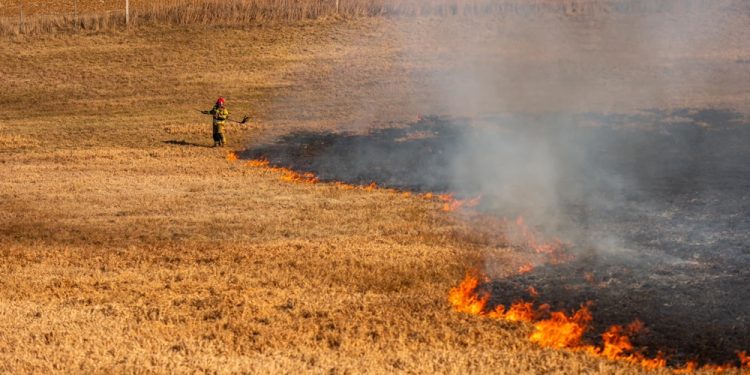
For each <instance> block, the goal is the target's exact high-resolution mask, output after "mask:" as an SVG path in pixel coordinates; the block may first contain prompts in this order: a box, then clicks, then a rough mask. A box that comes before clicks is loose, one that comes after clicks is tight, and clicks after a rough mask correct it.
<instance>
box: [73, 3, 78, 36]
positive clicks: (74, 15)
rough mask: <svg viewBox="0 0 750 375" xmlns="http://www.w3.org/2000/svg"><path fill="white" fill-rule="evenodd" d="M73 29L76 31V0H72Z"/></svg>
mask: <svg viewBox="0 0 750 375" xmlns="http://www.w3.org/2000/svg"><path fill="white" fill-rule="evenodd" d="M73 31H78V0H73Z"/></svg>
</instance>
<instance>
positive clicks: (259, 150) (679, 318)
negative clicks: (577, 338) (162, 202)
mask: <svg viewBox="0 0 750 375" xmlns="http://www.w3.org/2000/svg"><path fill="white" fill-rule="evenodd" d="M540 154H541V155H545V156H544V158H542V159H536V160H535V161H534V160H533V159H534V156H535V155H540ZM242 157H243V158H257V157H266V158H268V159H269V160H270V161H271V163H272V164H275V165H281V166H285V167H289V168H292V169H295V170H298V171H305V172H314V173H316V174H317V175H318V176H319V177H320V178H321V179H322V180H336V181H345V182H349V183H353V184H368V183H370V182H376V183H378V184H379V185H383V186H388V187H395V188H400V189H408V190H414V191H432V192H454V193H456V194H457V195H458V196H465V197H469V196H475V195H477V194H482V203H481V205H480V207H479V208H478V210H480V211H481V212H483V213H485V214H492V215H499V216H507V217H515V216H516V215H519V214H523V215H526V217H527V218H528V220H527V221H528V222H529V223H531V224H535V225H536V229H538V230H540V231H542V232H543V233H544V234H546V235H554V236H559V237H561V238H563V239H564V240H566V241H567V242H569V243H571V244H572V245H571V249H570V250H571V251H573V252H575V253H576V254H577V256H576V258H575V260H573V261H571V262H568V263H565V264H560V265H547V266H538V267H536V268H535V269H534V270H533V271H532V272H530V273H527V274H524V275H518V276H514V277H511V278H497V279H495V280H494V281H493V282H491V283H490V284H489V285H486V286H485V287H486V288H488V289H491V290H492V291H493V293H492V295H493V298H494V299H493V301H492V302H493V303H497V304H506V305H507V304H509V303H511V302H513V301H515V300H517V299H521V298H524V299H534V300H535V301H536V302H538V303H548V304H550V305H552V308H553V309H563V310H568V311H572V310H574V309H576V308H578V307H579V306H580V305H581V304H583V303H585V302H586V301H594V304H593V305H592V307H591V310H592V313H593V314H594V327H593V329H592V331H591V332H590V333H589V339H591V340H592V341H596V340H597V339H598V338H597V336H598V334H599V333H601V332H603V331H604V330H605V329H606V327H607V326H609V325H612V324H627V323H629V322H631V321H633V320H634V319H640V320H641V321H643V322H644V323H645V324H646V326H647V327H648V330H647V331H646V332H645V333H644V334H642V335H640V336H638V337H637V338H636V339H635V343H636V344H637V345H639V346H642V347H644V348H645V350H646V352H647V353H649V354H652V355H653V354H655V353H656V352H657V351H663V352H665V353H666V354H667V355H668V356H669V357H670V358H671V361H672V363H681V362H684V361H685V360H687V359H691V358H694V359H698V360H700V361H701V362H714V363H723V362H726V361H732V360H735V359H736V354H735V351H736V350H750V269H749V267H748V266H750V123H748V121H747V120H745V119H744V118H743V117H742V116H741V115H739V114H737V113H734V112H731V111H721V110H688V109H685V110H679V111H670V112H666V111H660V110H647V111H642V112H641V113H639V114H635V115H618V114H595V113H587V114H573V115H571V114H549V115H524V114H516V115H511V116H496V117H491V118H482V119H453V118H439V117H428V118H424V119H422V120H420V121H418V122H416V123H414V124H410V125H408V126H404V127H396V128H388V129H380V130H373V131H371V132H369V133H368V134H342V133H304V132H303V133H294V134H289V135H287V136H285V137H282V138H280V139H279V140H278V141H277V142H276V143H273V144H269V145H262V146H259V147H255V148H252V149H250V150H247V151H245V152H244V153H243V155H242ZM540 160H541V164H543V165H542V170H544V168H550V171H551V172H552V173H551V175H553V176H551V177H547V176H544V175H542V178H541V180H537V181H534V182H531V183H529V185H528V186H524V183H525V182H524V181H519V179H520V180H522V179H524V178H525V176H532V177H538V175H537V174H534V173H530V172H529V168H539V165H540ZM527 161H528V165H525V163H526V162H527ZM509 171H510V172H509ZM532 172H533V171H532ZM516 177H518V178H516ZM519 183H520V184H521V186H520V187H521V189H520V190H507V189H505V186H511V185H514V184H519ZM538 184H542V185H546V186H541V188H542V189H541V190H542V191H543V192H544V193H545V196H544V197H543V198H540V199H538V201H539V202H536V199H535V198H534V195H533V194H531V195H530V196H531V198H528V197H525V198H524V199H522V200H520V202H514V201H513V200H512V199H511V200H509V199H508V197H507V193H508V192H509V191H534V190H535V189H538V188H540V186H537V185H538ZM550 197H552V198H550ZM511 198H513V195H511ZM532 201H534V202H533V203H535V204H533V205H532V204H531V203H532ZM527 203H528V204H527ZM540 207H541V208H540ZM551 218H552V219H551ZM587 275H588V276H587ZM532 285H533V286H534V287H535V288H536V289H537V290H538V291H539V296H537V297H536V298H532V297H531V296H530V295H528V292H527V289H528V287H529V286H532Z"/></svg>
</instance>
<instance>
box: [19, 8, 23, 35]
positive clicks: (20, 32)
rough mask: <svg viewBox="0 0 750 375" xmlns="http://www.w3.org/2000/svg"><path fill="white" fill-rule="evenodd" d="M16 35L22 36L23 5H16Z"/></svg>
mask: <svg viewBox="0 0 750 375" xmlns="http://www.w3.org/2000/svg"><path fill="white" fill-rule="evenodd" d="M18 33H19V34H23V3H20V4H18Z"/></svg>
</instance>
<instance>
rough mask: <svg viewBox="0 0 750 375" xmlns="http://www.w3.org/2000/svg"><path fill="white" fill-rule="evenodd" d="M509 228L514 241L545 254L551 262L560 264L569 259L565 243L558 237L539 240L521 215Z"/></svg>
mask: <svg viewBox="0 0 750 375" xmlns="http://www.w3.org/2000/svg"><path fill="white" fill-rule="evenodd" d="M509 230H510V235H511V237H513V240H514V241H516V242H519V244H520V245H521V246H523V247H526V248H529V249H531V250H534V252H535V253H537V254H541V255H544V256H546V257H547V261H548V262H549V263H551V264H560V263H564V262H566V261H569V260H570V259H571V255H570V254H567V253H566V252H565V244H564V243H563V242H562V241H560V239H557V238H555V239H553V240H552V241H549V242H545V241H540V240H539V239H538V238H537V235H536V233H535V232H534V231H533V230H532V229H531V228H529V226H528V225H527V224H526V221H525V220H524V218H523V216H519V217H518V218H517V219H516V221H515V226H514V227H510V228H509Z"/></svg>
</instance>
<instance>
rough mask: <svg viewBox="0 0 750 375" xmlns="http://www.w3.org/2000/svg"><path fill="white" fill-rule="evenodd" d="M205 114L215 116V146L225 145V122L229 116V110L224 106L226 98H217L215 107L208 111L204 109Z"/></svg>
mask: <svg viewBox="0 0 750 375" xmlns="http://www.w3.org/2000/svg"><path fill="white" fill-rule="evenodd" d="M202 112H203V113H204V114H207V115H212V116H213V131H214V147H216V146H222V147H223V146H224V145H225V144H226V142H227V139H226V136H225V135H224V131H225V129H224V123H225V122H226V121H227V119H228V118H229V111H228V110H227V108H226V107H225V106H224V98H219V99H218V100H216V104H214V107H213V108H211V109H210V110H208V111H202Z"/></svg>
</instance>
